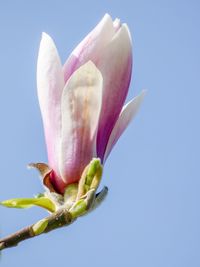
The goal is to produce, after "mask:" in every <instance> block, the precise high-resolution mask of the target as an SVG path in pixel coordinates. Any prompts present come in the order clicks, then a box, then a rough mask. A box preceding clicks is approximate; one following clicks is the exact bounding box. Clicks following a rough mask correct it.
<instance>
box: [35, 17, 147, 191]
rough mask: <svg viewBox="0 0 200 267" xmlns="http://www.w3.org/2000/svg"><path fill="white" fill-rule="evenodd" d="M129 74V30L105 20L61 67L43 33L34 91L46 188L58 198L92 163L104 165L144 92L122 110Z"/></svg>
mask: <svg viewBox="0 0 200 267" xmlns="http://www.w3.org/2000/svg"><path fill="white" fill-rule="evenodd" d="M131 72H132V46H131V36H130V32H129V29H128V26H127V25H126V24H121V23H120V21H119V19H116V20H114V21H112V19H111V17H110V16H109V15H108V14H106V15H105V16H104V17H103V19H102V20H101V21H100V22H99V24H98V25H97V26H96V27H95V28H94V29H93V30H92V31H91V32H90V33H89V34H88V35H87V36H86V37H85V39H84V40H83V41H82V42H81V43H80V44H79V45H78V46H77V47H76V48H75V49H74V51H73V52H72V54H71V55H70V57H69V58H68V59H67V61H66V63H65V64H64V65H63V66H62V64H61V61H60V58H59V55H58V52H57V49H56V46H55V44H54V42H53V40H52V39H51V37H50V36H48V35H47V34H46V33H43V35H42V40H41V44H40V49H39V56H38V66H37V87H38V97H39V104H40V108H41V113H42V119H43V125H44V131H45V139H46V145H47V152H48V161H49V166H50V168H51V170H52V171H51V174H50V183H51V186H53V187H54V189H55V190H56V191H57V192H58V193H63V192H64V190H65V188H66V187H67V185H69V184H72V183H76V182H78V181H79V180H80V177H81V174H82V172H83V170H84V168H85V166H86V165H87V164H88V163H89V162H90V161H91V159H92V158H94V157H98V158H100V160H101V163H102V164H104V163H105V160H106V159H107V157H108V155H109V154H110V152H111V150H112V148H113V146H114V145H115V143H116V142H117V140H118V139H119V137H120V136H121V134H122V133H123V131H124V130H125V129H126V127H127V126H128V124H129V122H130V121H131V119H132V118H133V117H134V115H135V114H136V111H137V109H138V107H139V106H140V103H141V101H142V99H143V96H144V92H142V93H141V94H140V95H139V96H137V97H135V98H134V99H133V100H131V101H130V102H129V103H127V104H126V105H124V102H125V99H126V96H127V92H128V88H129V84H130V79H131Z"/></svg>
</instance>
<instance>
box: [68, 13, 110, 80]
mask: <svg viewBox="0 0 200 267" xmlns="http://www.w3.org/2000/svg"><path fill="white" fill-rule="evenodd" d="M114 33H115V29H114V26H113V22H112V19H111V17H110V16H109V15H108V14H106V15H105V16H104V17H103V19H102V20H101V21H100V22H99V24H98V25H97V26H96V27H95V28H94V29H93V30H92V31H91V32H90V33H89V34H88V35H87V36H86V37H85V38H84V39H83V41H82V42H81V43H80V44H79V45H78V46H77V47H76V48H75V49H74V51H73V52H72V54H71V56H70V57H69V59H68V60H67V61H66V63H65V65H64V67H63V72H64V76H65V81H67V80H68V79H69V77H70V76H71V74H72V73H73V72H74V71H75V70H76V69H77V68H79V67H80V66H81V65H82V64H84V63H86V62H87V61H89V60H91V61H92V62H95V61H96V58H97V57H98V56H100V55H101V53H102V51H103V50H104V47H105V46H106V45H107V44H108V42H109V41H110V40H111V39H112V37H113V35H114Z"/></svg>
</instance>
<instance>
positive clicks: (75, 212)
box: [69, 199, 87, 219]
mask: <svg viewBox="0 0 200 267" xmlns="http://www.w3.org/2000/svg"><path fill="white" fill-rule="evenodd" d="M86 211H87V203H86V201H85V200H84V199H80V200H79V201H77V202H76V203H75V204H74V206H73V207H72V208H71V209H70V210H69V212H70V214H71V216H72V218H73V219H75V218H77V217H79V216H81V215H83V214H84V213H85V212H86Z"/></svg>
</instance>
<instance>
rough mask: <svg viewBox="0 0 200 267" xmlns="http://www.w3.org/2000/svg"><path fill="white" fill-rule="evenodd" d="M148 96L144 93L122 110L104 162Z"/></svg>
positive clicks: (110, 138)
mask: <svg viewBox="0 0 200 267" xmlns="http://www.w3.org/2000/svg"><path fill="white" fill-rule="evenodd" d="M145 94H146V91H142V92H141V93H140V95H138V96H136V97H135V98H133V99H132V100H131V101H130V102H128V103H127V104H126V105H125V106H124V107H123V109H122V111H121V113H120V115H119V118H118V120H117V122H116V124H115V126H114V128H113V130H112V133H111V135H110V137H109V141H108V144H107V147H106V153H105V155H104V162H105V160H106V159H107V157H108V155H109V154H110V152H111V150H112V148H113V146H114V145H115V144H116V142H117V141H118V139H119V137H120V136H121V135H122V133H123V132H124V130H125V129H126V128H127V126H128V125H129V123H130V122H131V120H132V119H133V118H134V116H135V115H136V113H137V111H138V109H139V107H140V105H141V103H142V101H143V99H144V96H145Z"/></svg>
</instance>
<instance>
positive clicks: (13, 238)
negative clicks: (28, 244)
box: [0, 209, 75, 250]
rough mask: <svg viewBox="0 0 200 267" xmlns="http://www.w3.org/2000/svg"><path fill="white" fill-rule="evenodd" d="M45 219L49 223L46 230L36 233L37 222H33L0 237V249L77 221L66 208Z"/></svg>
mask: <svg viewBox="0 0 200 267" xmlns="http://www.w3.org/2000/svg"><path fill="white" fill-rule="evenodd" d="M44 220H45V221H47V223H48V224H47V226H46V228H45V230H44V231H42V232H41V233H37V234H36V233H35V232H34V230H33V229H34V226H35V225H36V224H32V225H30V226H28V227H25V228H23V229H21V230H19V231H18V232H16V233H14V234H11V235H9V236H7V237H5V238H2V239H0V250H3V249H6V248H10V247H13V246H17V245H18V244H19V243H20V242H22V241H24V240H26V239H29V238H32V237H35V236H38V235H40V234H43V233H48V232H50V231H52V230H54V229H57V228H60V227H63V226H67V225H69V224H71V223H72V222H74V221H75V219H72V216H71V214H70V213H69V212H68V211H67V210H66V209H61V210H59V211H57V212H56V213H54V214H52V215H50V216H48V217H46V218H45V219H44Z"/></svg>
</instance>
